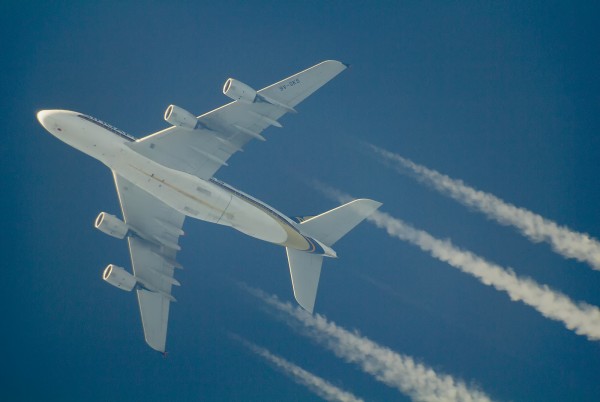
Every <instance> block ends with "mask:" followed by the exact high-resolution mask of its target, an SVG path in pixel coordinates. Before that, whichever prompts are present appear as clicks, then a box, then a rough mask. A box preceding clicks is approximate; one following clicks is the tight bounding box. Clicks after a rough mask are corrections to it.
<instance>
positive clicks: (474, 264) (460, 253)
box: [367, 211, 600, 341]
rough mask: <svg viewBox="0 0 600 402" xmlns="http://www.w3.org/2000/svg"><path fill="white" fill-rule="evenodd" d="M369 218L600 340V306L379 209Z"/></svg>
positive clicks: (572, 328) (440, 258)
mask: <svg viewBox="0 0 600 402" xmlns="http://www.w3.org/2000/svg"><path fill="white" fill-rule="evenodd" d="M367 219H368V220H369V221H370V222H371V223H373V224H375V226H377V227H379V228H381V229H384V230H385V231H387V233H388V234H389V235H390V236H393V237H396V238H398V239H400V240H405V241H408V242H409V243H412V244H414V245H415V246H417V247H419V248H420V249H421V250H423V251H427V252H428V253H429V254H431V256H432V257H434V258H437V259H438V260H440V261H444V262H446V263H448V264H450V265H451V266H453V267H455V268H458V269H459V270H461V271H462V272H465V273H467V274H470V275H473V276H474V277H476V278H477V279H479V280H480V281H481V282H482V283H483V284H485V285H488V286H493V287H494V288H495V289H497V290H501V291H503V292H506V293H508V296H509V297H510V298H511V300H513V301H522V302H523V303H525V304H527V305H529V306H531V307H533V308H535V309H536V310H537V311H539V312H540V313H541V314H542V315H543V316H544V317H546V318H550V319H553V320H556V321H561V322H563V323H564V324H565V326H566V327H567V328H568V329H570V330H572V331H575V333H577V334H578V335H584V336H586V337H587V338H588V339H589V340H594V341H596V340H600V310H599V309H598V307H596V306H592V305H589V304H586V303H583V302H578V303H576V302H574V301H572V300H571V299H570V298H569V297H567V296H566V295H564V294H562V293H560V292H558V291H556V290H553V289H551V288H549V287H548V286H546V285H540V284H538V283H537V282H535V281H534V280H532V279H530V278H523V277H518V276H517V275H516V274H515V273H514V272H513V271H512V270H511V269H508V270H506V269H504V268H502V267H500V266H499V265H496V264H494V263H492V262H489V261H487V260H485V259H483V258H481V257H479V256H477V255H475V254H473V253H471V252H470V251H465V250H462V249H460V248H458V247H456V246H454V245H453V244H452V243H451V242H450V241H449V240H440V239H436V238H435V237H433V236H431V235H430V234H429V233H427V232H425V231H422V230H418V229H415V228H413V227H412V226H410V225H408V224H406V223H404V222H403V221H401V220H400V219H396V218H394V217H392V216H390V215H388V214H386V213H383V212H377V211H376V212H375V213H373V215H371V216H370V217H369V218H367Z"/></svg>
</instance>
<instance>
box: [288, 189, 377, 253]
mask: <svg viewBox="0 0 600 402" xmlns="http://www.w3.org/2000/svg"><path fill="white" fill-rule="evenodd" d="M380 206H381V203H380V202H377V201H373V200H368V199H358V200H354V201H351V202H349V203H347V204H344V205H342V206H339V207H337V208H335V209H332V210H331V211H327V212H324V213H322V214H321V215H317V216H315V217H313V218H310V219H307V220H305V221H304V222H302V223H301V224H300V226H301V228H302V232H303V233H306V234H308V235H310V236H311V237H312V238H314V239H317V240H319V241H321V242H323V243H325V244H326V245H328V246H332V245H333V244H334V243H335V242H336V241H338V240H339V239H341V238H342V237H343V236H344V235H345V234H346V233H348V232H349V231H350V230H352V229H353V228H354V227H355V226H356V225H358V224H359V223H361V222H362V221H363V220H364V219H365V218H366V217H368V216H369V215H371V214H372V213H373V212H375V210H376V209H377V208H379V207H380Z"/></svg>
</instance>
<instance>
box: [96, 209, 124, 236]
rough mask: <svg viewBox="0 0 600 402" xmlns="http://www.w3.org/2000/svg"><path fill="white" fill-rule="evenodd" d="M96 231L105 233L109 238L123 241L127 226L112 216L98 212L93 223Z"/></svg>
mask: <svg viewBox="0 0 600 402" xmlns="http://www.w3.org/2000/svg"><path fill="white" fill-rule="evenodd" d="M94 226H95V227H96V229H98V230H100V231H102V232H104V233H106V234H107V235H109V236H112V237H116V238H117V239H123V238H125V236H127V233H128V232H129V226H128V225H127V224H126V223H125V222H123V221H122V220H120V219H119V218H117V217H116V216H114V215H111V214H107V213H106V212H100V214H99V215H98V217H97V218H96V221H95V222H94Z"/></svg>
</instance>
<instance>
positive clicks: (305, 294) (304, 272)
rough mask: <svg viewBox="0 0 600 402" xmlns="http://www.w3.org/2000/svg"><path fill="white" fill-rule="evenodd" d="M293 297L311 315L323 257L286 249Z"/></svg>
mask: <svg viewBox="0 0 600 402" xmlns="http://www.w3.org/2000/svg"><path fill="white" fill-rule="evenodd" d="M285 251H286V252H287V257H288V263H289V264H290V275H291V276H292V287H293V288H294V297H295V298H296V301H297V302H298V304H300V306H302V308H303V309H305V310H306V311H308V312H310V313H312V312H313V309H314V307H315V300H316V298H317V288H318V286H319V277H320V276H321V264H322V263H323V256H321V255H315V254H309V253H306V252H304V251H299V250H295V249H293V248H289V247H288V248H286V249H285Z"/></svg>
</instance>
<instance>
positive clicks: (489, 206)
mask: <svg viewBox="0 0 600 402" xmlns="http://www.w3.org/2000/svg"><path fill="white" fill-rule="evenodd" d="M369 147H370V148H371V149H372V150H373V151H374V152H375V153H377V154H378V155H380V156H382V157H383V158H384V159H383V160H384V162H388V163H391V164H393V166H394V167H395V168H396V170H398V171H399V172H401V173H409V174H410V175H411V176H414V177H416V179H417V180H419V181H420V182H422V183H425V184H427V185H429V186H431V187H433V188H434V189H435V190H437V191H439V192H440V193H442V194H444V195H447V196H449V197H451V198H453V199H454V200H456V201H458V202H460V203H461V204H463V205H466V206H468V207H471V208H473V209H476V210H478V211H480V212H483V213H484V214H485V215H486V216H488V217H489V218H491V219H493V220H495V221H497V222H498V223H500V224H502V225H507V226H514V227H515V228H517V229H518V230H519V232H521V233H522V234H523V235H524V236H526V237H527V238H529V239H530V240H531V241H533V242H542V241H544V242H547V243H549V244H550V245H551V247H552V249H553V250H554V251H556V252H557V253H559V254H561V255H562V256H564V257H567V258H574V259H576V260H578V261H582V262H585V263H587V264H589V265H590V266H591V267H592V268H594V269H596V270H600V242H599V241H598V240H596V239H594V238H593V237H591V236H589V235H588V234H586V233H579V232H576V231H574V230H571V229H569V228H567V227H565V226H559V225H558V224H556V223H555V222H553V221H551V220H549V219H546V218H544V217H542V216H540V215H538V214H536V213H533V212H531V211H529V210H527V209H525V208H519V207H517V206H515V205H512V204H509V203H507V202H505V201H503V200H501V199H500V198H498V197H496V196H494V195H492V194H489V193H485V192H483V191H479V190H476V189H474V188H472V187H470V186H468V185H466V184H465V183H463V182H462V181H461V180H456V179H452V178H451V177H449V176H446V175H444V174H441V173H439V172H437V171H435V170H433V169H429V168H426V167H425V166H422V165H418V164H416V163H414V162H413V161H411V160H410V159H407V158H403V157H402V156H400V155H397V154H394V153H392V152H389V151H387V150H385V149H382V148H379V147H376V146H374V145H369Z"/></svg>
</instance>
